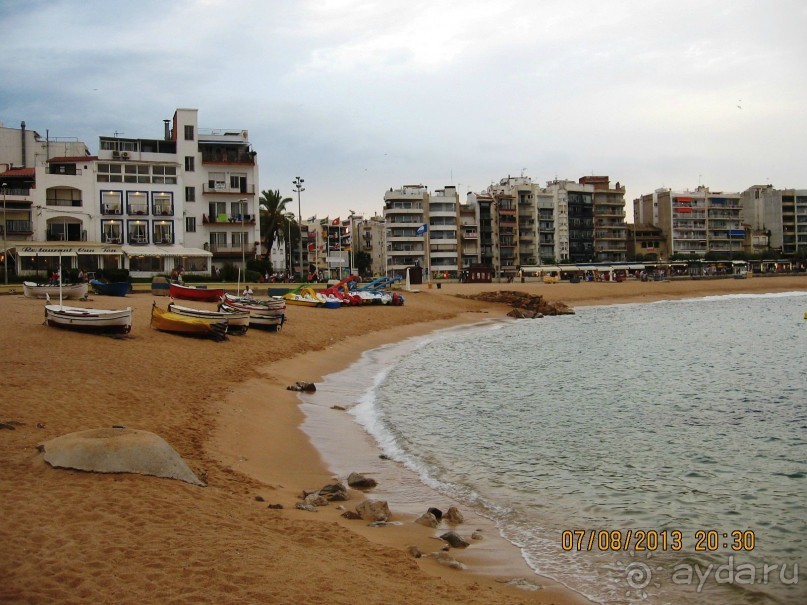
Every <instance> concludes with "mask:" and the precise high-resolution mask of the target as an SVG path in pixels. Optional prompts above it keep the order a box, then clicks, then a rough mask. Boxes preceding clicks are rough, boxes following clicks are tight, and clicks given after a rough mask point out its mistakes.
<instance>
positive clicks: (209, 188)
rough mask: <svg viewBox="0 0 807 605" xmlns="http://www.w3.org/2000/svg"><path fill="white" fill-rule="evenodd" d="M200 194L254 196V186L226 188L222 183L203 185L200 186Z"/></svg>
mask: <svg viewBox="0 0 807 605" xmlns="http://www.w3.org/2000/svg"><path fill="white" fill-rule="evenodd" d="M202 193H214V194H221V195H254V194H255V185H246V186H244V187H241V186H239V187H227V186H226V185H225V184H223V183H217V184H214V185H210V183H205V184H203V185H202Z"/></svg>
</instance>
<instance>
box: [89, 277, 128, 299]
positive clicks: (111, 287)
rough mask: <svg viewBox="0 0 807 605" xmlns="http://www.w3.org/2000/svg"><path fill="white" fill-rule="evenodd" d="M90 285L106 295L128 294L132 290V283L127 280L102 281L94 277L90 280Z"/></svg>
mask: <svg viewBox="0 0 807 605" xmlns="http://www.w3.org/2000/svg"><path fill="white" fill-rule="evenodd" d="M90 285H91V286H92V288H93V290H94V291H95V293H96V294H102V295H104V296H126V295H127V294H128V293H129V292H131V291H132V285H131V284H130V283H129V282H127V281H117V282H102V281H99V280H97V279H93V280H90Z"/></svg>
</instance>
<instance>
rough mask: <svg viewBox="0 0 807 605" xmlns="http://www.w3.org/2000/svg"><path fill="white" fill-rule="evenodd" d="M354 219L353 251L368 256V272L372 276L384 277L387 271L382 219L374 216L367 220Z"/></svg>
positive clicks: (384, 223) (361, 218)
mask: <svg viewBox="0 0 807 605" xmlns="http://www.w3.org/2000/svg"><path fill="white" fill-rule="evenodd" d="M354 218H355V222H354V227H355V228H354V230H353V233H354V237H353V238H352V248H353V250H355V251H356V252H364V253H366V254H368V255H369V256H370V271H371V273H372V274H373V275H384V273H385V272H386V270H387V266H386V254H385V252H386V245H385V244H386V242H385V241H384V240H385V231H386V222H385V220H384V217H383V216H379V215H374V216H371V217H369V218H364V217H354Z"/></svg>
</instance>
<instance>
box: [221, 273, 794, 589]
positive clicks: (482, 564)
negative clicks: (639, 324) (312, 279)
mask: <svg viewBox="0 0 807 605" xmlns="http://www.w3.org/2000/svg"><path fill="white" fill-rule="evenodd" d="M771 281H772V280H771ZM738 282H739V283H738ZM663 284H667V285H666V287H665V286H663ZM729 284H732V285H731V286H729ZM581 285H582V286H583V289H585V288H586V287H587V286H592V285H594V284H574V285H573V284H552V285H545V284H529V283H527V284H520V283H519V284H472V285H471V286H473V287H474V290H475V291H486V290H508V289H512V290H519V291H530V292H534V291H535V290H536V287H538V288H540V289H541V292H540V293H541V294H543V295H544V296H545V297H546V298H548V299H551V300H562V301H563V302H568V300H569V299H567V298H564V294H565V295H567V296H569V295H570V294H572V292H570V291H569V289H570V288H579V287H580V286H581ZM596 285H599V286H602V287H601V288H598V290H606V289H608V288H619V287H620V286H621V285H622V284H618V283H600V284H596ZM707 285H708V286H711V287H705V286H707ZM753 285H754V286H762V287H761V288H760V287H757V288H754V287H750V288H749V287H747V286H748V284H747V283H743V282H742V281H740V280H731V281H715V282H703V281H701V282H696V281H692V282H684V281H675V282H669V281H668V282H661V283H658V282H655V283H652V286H655V288H654V291H650V292H640V293H636V292H630V293H623V292H619V291H618V290H612V291H610V292H608V291H605V292H589V291H585V290H578V292H574V294H578V295H579V294H581V293H582V294H584V296H570V299H572V300H574V299H576V300H574V302H572V303H570V306H600V305H610V304H637V303H651V302H658V301H663V300H675V299H679V300H681V299H689V298H702V297H705V296H713V295H731V294H737V293H753V292H757V293H759V294H768V293H773V292H775V291H780V292H783V291H784V292H786V291H790V290H791V289H792V285H793V284H791V283H788V284H784V283H783V282H777V283H760V282H756V283H754V284H753ZM798 285H799V286H800V287H802V288H804V289H807V279H804V280H803V283H800V284H798ZM467 286H468V285H465V284H443V286H442V288H440V291H435V290H434V289H432V290H428V291H426V292H425V293H426V294H427V295H428V294H436V295H438V296H439V295H453V294H456V293H459V291H461V290H463V289H465V288H467ZM479 286H482V287H481V288H480V287H479ZM564 286H566V287H565V288H564ZM658 286H662V287H661V288H659V287H658ZM742 286H746V287H742ZM559 290H566V292H560V296H550V294H556V293H558V291H559ZM749 290H750V291H751V292H749ZM423 292H424V291H421V292H419V293H414V294H412V295H413V296H417V295H419V294H420V293H423ZM507 310H508V308H507V307H497V308H496V309H495V310H494V311H485V313H486V315H485V316H483V317H480V316H479V313H468V314H464V315H459V316H457V317H455V318H453V319H450V320H441V321H433V322H426V323H418V324H414V325H408V326H406V327H404V328H403V329H392V330H390V331H389V332H383V333H375V334H373V335H372V337H368V336H367V335H364V336H361V337H357V339H360V340H361V342H356V343H354V342H351V341H344V342H342V343H339V344H337V345H332V346H331V347H329V348H328V349H325V350H324V351H317V352H314V353H307V354H305V355H304V358H301V359H292V360H285V361H284V362H280V363H275V364H273V365H272V366H270V367H269V368H266V369H265V373H266V374H267V375H271V374H275V375H280V376H284V377H285V380H286V382H287V383H288V384H293V383H294V382H295V381H296V380H304V381H310V382H315V383H317V384H320V383H322V382H323V381H327V380H328V379H329V377H330V376H332V375H334V374H338V373H340V372H344V371H347V370H348V369H350V368H351V367H352V365H353V364H355V363H357V362H358V361H359V360H360V358H361V356H362V355H363V354H364V353H365V352H367V351H371V350H375V349H377V348H379V347H382V346H385V345H393V344H401V343H402V342H403V341H406V340H408V339H417V338H424V337H427V336H429V335H432V334H436V333H438V332H440V331H443V330H448V329H454V328H457V327H459V326H469V327H473V326H476V325H482V323H483V322H489V321H495V320H496V319H503V320H509V319H508V318H507V317H506V311H507ZM550 321H551V319H550ZM354 344H355V345H359V346H358V347H356V346H354ZM311 367H313V368H316V370H315V371H314V375H313V376H312V375H310V368H311ZM307 371H308V372H309V373H306V372H307ZM277 386H278V385H274V386H273V388H276V387H277ZM275 395H276V396H279V397H283V396H285V397H288V398H289V404H290V405H296V407H297V410H298V413H296V414H295V417H296V426H297V430H298V432H300V433H302V434H304V436H305V438H306V439H308V445H309V446H311V447H312V448H313V449H314V454H313V457H314V458H315V460H311V461H310V462H311V463H314V464H317V465H319V467H320V468H319V469H318V472H317V473H316V474H314V475H313V476H309V477H310V479H311V480H314V483H312V484H310V485H309V486H308V488H309V489H314V488H316V487H318V486H319V485H320V484H321V485H324V484H325V483H327V482H329V481H331V480H334V479H338V480H340V481H342V482H344V481H345V478H346V473H344V474H342V475H341V476H337V475H335V474H334V473H331V472H329V470H328V469H329V464H330V463H329V461H328V460H327V459H324V458H323V455H322V452H321V450H320V449H317V448H316V446H314V444H313V443H312V441H313V439H314V436H313V435H311V434H310V433H306V431H305V430H304V429H303V424H304V423H305V422H306V420H307V416H306V414H305V413H304V412H303V411H302V409H301V408H302V407H303V406H305V405H307V402H308V401H310V402H311V405H313V402H314V401H315V400H316V399H317V398H318V397H321V396H322V394H321V391H318V393H317V394H315V395H304V394H300V393H297V392H293V391H285V390H283V391H282V393H275ZM237 396H238V395H237V394H236V393H233V395H232V397H233V398H236V397H237ZM340 404H341V402H340ZM255 413H258V414H259V416H258V417H260V411H259V409H258V407H253V408H251V409H250V410H249V411H247V410H244V413H243V416H242V417H241V423H242V424H243V425H245V424H248V423H249V422H250V421H251V420H253V421H254V420H255V418H254V417H251V415H252V414H255ZM343 413H344V412H343ZM264 417H265V418H266V421H267V422H268V417H266V416H264ZM230 420H231V421H232V420H234V418H233V417H230ZM349 422H350V423H352V424H353V430H356V431H360V432H362V434H364V435H365V436H367V437H368V438H369V439H370V440H371V441H373V440H372V438H371V437H369V435H368V434H367V433H366V432H365V431H364V428H363V427H361V426H360V425H359V424H358V422H356V420H355V418H350V419H349ZM255 424H262V422H260V421H257V422H255ZM225 426H228V427H229V429H233V428H234V426H235V425H234V424H229V425H227V424H225ZM237 436H238V433H237V432H236V433H235V434H233V433H230V435H229V438H230V439H232V438H235V437H237ZM225 439H226V438H225ZM273 441H275V440H274V439H273ZM372 447H374V448H376V452H377V453H380V450H378V445H377V444H376V443H375V442H374V441H373V443H372ZM269 457H271V456H267V457H266V458H265V459H260V458H259V459H258V460H254V459H253V460H250V461H247V460H240V461H239V460H237V459H236V458H234V457H233V454H232V452H231V453H230V457H229V460H228V461H229V463H231V464H234V465H235V466H234V468H237V469H238V470H240V471H242V472H245V473H247V474H249V475H250V476H253V477H255V478H257V479H259V480H261V481H267V480H268V479H269V478H270V477H269V476H268V475H267V474H266V473H265V469H266V466H267V465H269V464H270V463H269V460H268V458H269ZM284 464H285V462H284ZM307 464H308V463H306V465H307ZM355 470H362V469H355ZM298 472H299V471H298ZM348 472H349V471H348ZM379 472H383V471H379ZM368 474H369V475H370V476H374V475H373V473H372V472H370V473H368ZM317 480H319V481H320V483H319V484H317V483H316V481H317ZM418 480H419V479H418ZM280 485H284V484H283V483H280ZM298 487H299V486H298ZM424 487H425V486H424ZM291 491H292V492H293V490H291ZM379 491H383V490H379ZM351 492H352V494H353V496H352V498H351V501H350V503H353V500H354V498H358V499H362V498H373V497H374V495H373V491H372V490H371V491H369V492H367V493H362V492H361V491H358V490H351ZM435 493H436V492H435ZM285 495H287V496H290V497H292V498H295V497H296V494H293V493H290V492H288V491H287V492H286V494H285ZM440 498H442V499H443V500H445V499H446V498H445V497H442V496H440ZM297 499H299V498H297ZM452 504H453V503H452ZM431 505H435V503H433V502H432V503H428V502H426V503H423V506H422V509H423V511H425V510H426V508H428V506H431ZM390 508H391V509H392V514H393V519H395V520H397V521H403V523H404V524H405V526H406V528H404V529H394V530H390V528H387V529H386V530H382V531H388V533H389V534H394V535H391V536H383V537H382V536H379V534H380V531H379V530H378V529H370V530H369V531H368V530H367V528H366V527H365V525H366V523H365V522H362V521H353V522H349V521H348V522H345V521H343V520H342V519H341V518H340V517H339V513H341V511H339V513H336V514H332V515H331V518H332V519H331V518H329V519H331V520H333V521H335V522H338V523H340V524H341V525H343V526H344V527H346V528H347V529H349V530H351V531H354V532H358V533H359V534H361V535H362V536H364V537H367V538H368V539H370V540H374V541H377V542H380V543H382V544H384V545H386V546H390V547H393V548H396V549H399V550H405V549H406V548H407V547H408V546H409V545H416V546H418V547H419V548H420V549H421V550H422V551H423V552H424V553H426V552H431V551H433V550H437V546H435V543H434V537H433V536H434V535H435V534H439V533H441V532H442V531H446V530H447V529H448V528H446V527H445V526H444V525H441V526H440V528H439V529H440V531H436V530H435V531H432V530H425V531H424V530H423V528H421V527H419V526H417V525H414V524H413V523H412V522H413V521H414V519H415V518H416V517H417V515H415V514H412V513H411V511H408V512H403V513H402V512H401V511H397V513H396V508H395V503H394V502H392V501H391V502H390ZM423 511H421V512H423ZM295 512H297V511H295ZM329 512H331V513H333V512H334V511H333V510H331V511H329ZM463 513H464V514H466V515H468V513H469V511H467V510H464V511H463ZM297 514H298V516H299V517H300V518H305V517H306V515H308V514H310V513H304V512H303V513H297ZM470 516H471V518H472V519H476V520H477V521H479V516H478V515H476V514H474V513H470ZM481 524H482V525H485V526H486V529H487V530H488V534H486V535H487V536H488V538H489V536H490V535H491V532H495V539H494V540H493V541H492V542H486V543H485V547H486V548H484V549H480V548H479V546H478V545H477V544H472V546H471V548H469V549H468V550H466V551H462V554H461V555H460V556H457V557H456V558H457V560H459V561H461V562H463V563H465V564H467V565H468V569H467V570H466V571H463V572H461V573H462V574H463V575H464V576H467V577H464V578H461V582H460V583H461V584H467V583H468V582H469V581H470V582H474V583H478V582H480V581H486V582H489V581H490V580H493V581H494V582H497V583H499V586H502V582H503V580H505V579H506V580H513V581H517V580H519V579H524V580H526V581H527V582H528V583H530V582H534V583H535V584H538V585H540V586H542V588H543V590H542V591H541V592H540V593H537V594H539V595H540V596H539V598H538V599H536V600H530V602H535V603H543V602H546V601H545V599H548V600H550V601H551V602H556V603H559V604H560V603H591V601H589V600H588V599H587V598H586V597H585V596H583V595H582V594H580V593H578V592H576V591H575V590H574V589H573V588H570V587H567V586H565V585H563V584H560V583H558V582H556V581H554V580H552V579H550V578H547V577H544V576H541V575H540V574H538V573H536V572H535V571H534V570H533V569H532V568H530V567H529V566H528V565H527V563H526V561H525V560H524V559H523V557H522V554H521V551H520V549H519V548H518V547H517V546H516V545H514V544H512V543H510V542H509V541H507V540H506V539H505V538H503V537H501V536H500V535H499V532H498V529H496V528H495V526H494V525H493V524H492V523H491V522H490V520H488V519H483V520H482V522H481ZM461 527H464V528H465V529H466V530H467V528H469V527H470V525H464V526H461ZM474 527H475V526H474ZM488 538H486V540H488ZM491 546H492V548H487V547H491ZM480 550H484V551H485V552H480ZM474 551H476V552H474ZM452 552H453V553H455V552H457V551H452ZM422 567H423V569H424V571H426V572H427V573H430V574H434V575H440V576H441V577H443V578H444V579H445V577H444V576H445V571H446V570H445V568H440V567H439V566H437V565H436V564H435V565H429V564H426V565H422ZM457 579H460V578H452V580H457ZM516 591H518V592H519V593H521V594H522V595H523V594H525V591H524V590H523V588H516ZM532 594H536V593H532Z"/></svg>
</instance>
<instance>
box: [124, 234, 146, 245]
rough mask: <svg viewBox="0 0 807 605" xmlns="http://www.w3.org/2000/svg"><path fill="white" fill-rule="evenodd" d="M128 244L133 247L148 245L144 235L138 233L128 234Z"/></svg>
mask: <svg viewBox="0 0 807 605" xmlns="http://www.w3.org/2000/svg"><path fill="white" fill-rule="evenodd" d="M128 242H129V243H130V244H133V245H135V246H144V245H146V244H148V243H149V240H148V238H147V237H146V236H145V235H141V234H139V233H130V234H129V240H128Z"/></svg>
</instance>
